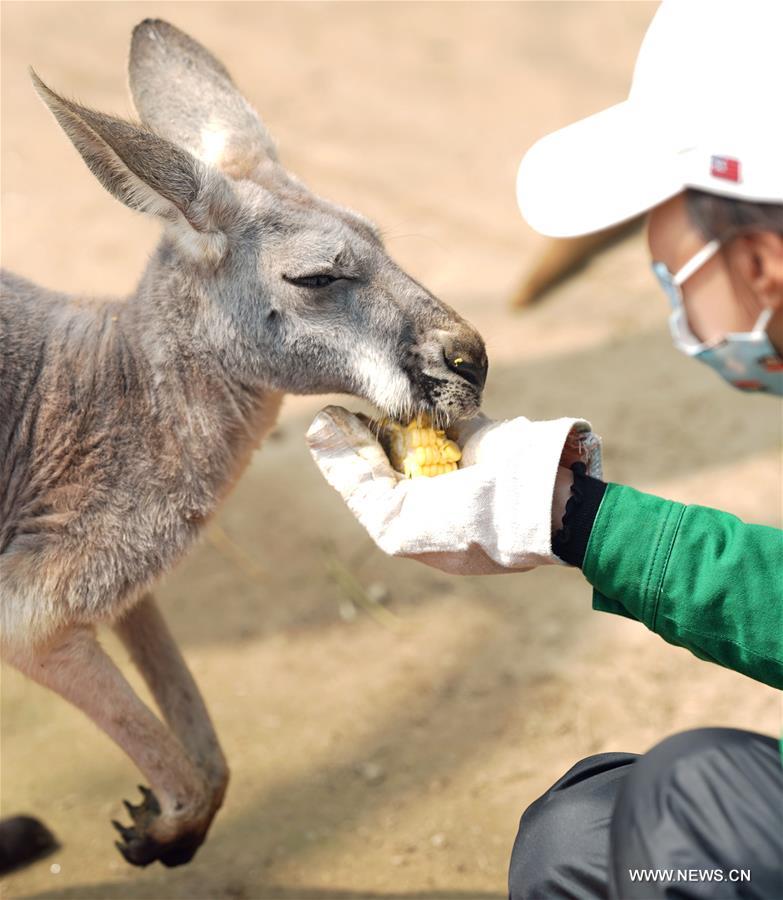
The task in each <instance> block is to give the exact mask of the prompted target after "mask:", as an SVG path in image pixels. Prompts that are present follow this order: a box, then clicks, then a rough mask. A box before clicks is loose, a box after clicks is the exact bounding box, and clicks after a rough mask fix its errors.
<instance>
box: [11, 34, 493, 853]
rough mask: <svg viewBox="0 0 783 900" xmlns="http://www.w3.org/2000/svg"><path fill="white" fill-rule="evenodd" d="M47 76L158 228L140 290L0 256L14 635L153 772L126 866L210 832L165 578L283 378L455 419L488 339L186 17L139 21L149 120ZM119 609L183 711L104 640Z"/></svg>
mask: <svg viewBox="0 0 783 900" xmlns="http://www.w3.org/2000/svg"><path fill="white" fill-rule="evenodd" d="M31 76H32V79H33V82H34V85H35V88H36V89H37V91H38V93H39V95H40V96H41V98H42V99H43V100H44V102H45V103H46V104H47V105H48V107H49V109H50V110H51V112H52V113H53V114H54V117H55V118H56V120H57V121H58V123H59V124H60V125H61V126H62V128H63V130H64V131H65V133H66V134H67V136H68V137H69V138H70V140H71V141H72V143H73V144H74V146H75V147H76V149H77V150H78V152H79V153H80V154H81V156H82V158H83V159H84V161H85V162H86V164H87V166H88V167H89V168H90V170H91V171H92V172H93V174H94V175H95V176H96V177H97V178H98V180H99V181H100V182H101V184H102V185H103V186H104V187H105V188H106V189H107V190H108V191H109V192H110V193H111V194H113V195H114V197H116V198H117V199H118V200H120V201H121V202H123V203H124V204H126V205H127V206H129V207H131V208H132V209H135V210H140V211H142V212H145V213H147V214H149V215H151V216H154V217H157V218H158V219H160V220H162V224H163V229H162V236H161V239H160V242H159V244H158V245H157V248H156V250H155V252H154V254H153V256H152V258H151V259H150V262H149V264H148V265H147V267H146V269H145V270H144V272H143V274H142V275H141V278H140V280H139V283H138V286H137V288H136V290H135V291H134V292H133V293H132V294H131V295H130V296H128V297H126V298H116V299H115V298H97V299H94V298H85V297H82V296H68V295H65V294H62V293H56V292H53V291H49V290H45V289H43V288H41V287H38V286H37V285H35V284H33V283H32V282H30V281H28V280H27V279H25V278H22V277H20V276H18V275H14V274H11V273H7V272H6V273H3V274H2V301H1V302H0V602H1V609H2V612H1V613H0V623H1V624H2V639H1V646H2V652H3V656H4V658H5V659H6V660H7V661H8V662H9V663H10V664H11V665H13V666H15V667H16V668H17V669H19V670H20V671H21V672H23V673H24V674H25V675H27V676H29V677H30V678H32V679H33V680H34V681H36V682H38V683H39V684H42V685H45V686H46V687H48V688H50V689H51V690H53V691H56V692H57V693H58V694H59V695H60V696H61V697H63V698H64V699H66V700H68V701H69V702H70V703H72V704H74V705H75V706H76V707H78V708H79V709H80V710H82V711H83V712H84V713H85V714H86V715H87V716H89V717H90V719H92V721H93V722H94V723H95V724H96V725H97V726H98V727H99V728H101V729H103V731H104V732H105V733H106V734H107V735H108V736H109V737H110V738H112V739H113V740H114V741H115V742H116V743H117V744H118V745H119V746H120V747H121V748H122V750H123V751H124V752H125V753H126V754H127V755H128V756H129V758H130V759H131V760H132V761H133V763H134V764H135V766H136V767H137V768H138V769H139V771H140V772H141V773H142V775H143V777H144V779H145V780H146V782H147V783H148V784H149V787H142V788H141V794H142V796H141V802H140V803H139V804H138V805H135V806H134V805H131V804H129V803H127V801H126V803H125V805H126V808H127V810H128V812H129V814H130V816H131V823H130V824H129V825H123V824H120V823H118V822H115V823H114V824H115V826H116V827H117V829H118V831H119V834H120V841H118V842H117V847H118V848H119V850H120V851H121V853H122V855H123V856H124V857H125V859H126V860H127V861H128V862H130V863H132V864H134V865H139V866H145V865H148V864H149V863H151V862H153V861H155V860H159V861H161V862H162V863H163V864H164V865H166V866H176V865H180V864H183V863H186V862H188V861H189V860H190V859H191V858H192V857H193V855H194V854H195V852H196V850H197V849H198V847H199V846H200V845H201V844H202V843H203V841H204V839H205V837H206V834H207V830H208V828H209V826H210V823H211V821H212V819H213V817H214V816H215V813H216V812H217V810H218V808H219V807H220V806H221V803H222V801H223V798H224V794H225V792H226V786H227V783H228V776H229V772H228V767H227V764H226V760H225V758H224V756H223V753H222V751H221V748H220V745H219V742H218V738H217V736H216V734H215V731H214V729H213V726H212V723H211V722H210V718H209V715H208V712H207V709H206V707H205V704H204V702H203V700H202V699H201V697H200V695H199V691H198V688H197V686H196V684H195V682H194V680H193V678H192V676H191V675H190V673H189V671H188V669H187V666H186V664H185V662H184V660H183V658H182V656H181V654H180V652H179V650H178V648H177V645H176V643H175V641H174V640H173V638H172V636H171V634H170V633H169V631H168V629H167V626H166V624H165V622H164V619H163V617H162V616H161V613H160V611H159V609H158V608H157V606H156V604H155V601H154V599H153V596H152V594H151V593H150V591H151V587H152V585H153V584H154V582H155V580H156V579H157V578H158V577H159V576H160V575H161V574H162V573H164V572H166V571H167V570H168V569H169V568H170V567H171V566H172V565H173V564H174V563H175V562H176V561H177V560H178V559H179V558H180V557H181V556H182V554H183V553H184V552H185V551H186V550H187V549H188V548H189V547H190V546H191V545H192V544H193V542H194V541H195V539H196V537H197V535H198V533H199V531H200V530H201V529H202V527H203V526H204V523H205V522H207V520H208V519H209V518H210V516H212V515H213V514H214V512H215V510H216V509H217V507H218V505H219V504H220V502H221V501H222V500H223V498H224V497H225V496H226V494H227V493H228V491H229V490H230V489H231V488H232V486H233V485H234V484H235V483H236V481H237V479H238V478H239V476H240V474H241V473H242V470H243V468H244V467H245V465H246V464H247V462H248V459H249V457H250V454H251V453H252V452H253V450H254V449H255V448H256V447H257V446H258V444H259V443H260V441H261V440H262V438H263V437H264V435H265V434H267V433H268V431H269V430H270V428H271V427H272V426H273V424H274V422H275V418H276V416H277V414H278V410H279V407H280V403H281V399H282V397H283V394H284V393H286V392H292V393H297V394H318V393H326V392H330V393H331V392H343V393H348V394H353V395H356V396H359V397H363V398H365V399H367V400H368V401H370V402H371V403H373V404H374V405H375V406H377V407H378V408H379V409H380V410H381V411H382V412H383V413H384V414H386V415H390V416H393V417H397V418H408V417H410V416H412V415H414V414H416V413H419V412H426V413H428V414H430V415H431V416H432V417H433V418H434V419H435V420H436V421H438V422H440V423H441V424H446V423H448V422H450V421H452V420H454V419H456V418H459V417H462V416H466V415H470V414H472V413H473V412H474V411H475V410H477V409H478V406H479V404H480V400H481V392H482V389H483V386H484V381H485V378H486V373H487V357H486V353H485V349H484V344H483V342H482V340H481V337H480V336H479V335H478V333H477V332H476V331H475V330H474V329H473V328H472V327H471V326H470V325H468V324H467V323H466V322H465V321H464V320H463V319H462V318H460V316H459V315H457V314H456V313H455V312H454V311H453V310H452V309H451V308H449V307H448V306H447V305H446V304H444V303H442V302H441V301H440V300H438V299H437V298H436V297H434V296H433V295H432V294H431V293H430V292H429V291H427V290H426V289H425V288H423V287H422V286H421V285H420V284H418V283H417V282H416V281H415V280H414V279H413V278H411V277H410V276H409V275H407V274H406V273H405V272H404V271H402V270H401V269H400V268H399V267H398V266H397V265H396V264H395V263H394V262H393V261H392V260H391V258H390V257H389V256H388V255H387V254H386V252H385V251H384V247H383V242H382V240H381V237H380V235H379V232H378V230H377V229H376V227H375V226H374V225H373V224H372V223H371V222H369V221H368V220H367V219H365V218H363V217H362V216H360V215H358V214H357V213H355V212H352V211H350V210H348V209H346V208H343V207H341V206H338V205H336V204H333V203H331V202H328V201H326V200H323V199H321V198H319V197H317V196H315V195H314V194H313V193H311V192H310V191H309V190H308V189H307V188H306V187H305V186H304V185H303V184H301V183H300V182H299V181H298V180H297V179H296V178H295V177H293V176H292V175H290V174H289V173H288V172H287V171H286V170H285V169H284V168H283V167H282V165H281V164H280V162H279V161H278V157H277V152H276V150H275V146H274V144H273V142H272V140H271V138H270V136H269V134H268V133H267V131H266V129H265V127H264V125H263V124H262V122H261V120H260V119H259V117H258V116H257V114H256V113H255V112H254V110H253V108H252V107H251V105H250V104H249V103H248V101H247V100H246V99H245V98H244V97H243V95H242V94H241V93H240V92H239V90H238V89H237V88H236V86H235V84H234V82H233V81H232V79H231V77H230V75H229V74H228V72H227V70H226V69H225V68H224V66H223V65H222V64H221V63H220V62H219V61H218V60H217V59H215V58H214V57H213V56H212V55H211V54H210V53H209V52H208V51H207V50H206V49H205V48H204V47H202V46H201V45H200V44H198V43H197V42H196V41H194V40H193V39H192V38H190V37H189V36H188V35H186V34H184V33H183V32H182V31H180V30H178V29H177V28H175V27H174V26H172V25H170V24H168V23H167V22H164V21H161V20H159V19H155V20H152V19H147V20H145V21H143V22H141V23H140V24H139V25H138V26H137V27H136V28H135V29H134V32H133V37H132V42H131V51H130V61H129V80H130V88H131V93H132V96H133V100H134V103H135V107H136V110H137V112H138V114H139V117H140V123H131V122H129V121H123V120H120V119H118V118H114V117H112V116H109V115H105V114H103V113H100V112H96V111H94V110H92V109H88V108H86V107H84V106H81V105H79V104H77V103H75V102H72V101H71V100H68V99H65V98H64V97H62V96H60V95H59V94H57V93H55V92H54V91H53V90H51V89H50V88H49V87H47V86H46V84H44V82H43V81H42V80H41V79H40V78H39V77H38V76H37V75H36V74H35V73H34V72H31ZM455 359H457V361H458V364H456V363H455V362H454V360H455ZM460 360H461V361H460ZM101 624H107V625H109V626H111V627H112V628H114V629H115V630H116V632H117V633H118V635H119V637H120V639H121V640H122V642H123V644H124V645H125V647H126V648H127V650H128V651H129V653H130V656H131V658H132V660H133V662H134V664H135V665H136V666H137V667H138V669H139V670H140V672H141V674H142V676H143V678H144V679H145V681H146V683H147V684H148V686H149V688H150V690H151V693H152V695H153V697H154V698H155V702H156V704H157V706H158V707H159V710H160V713H161V714H162V719H163V721H161V719H160V718H158V716H156V715H155V714H154V713H153V712H152V711H151V710H150V709H149V708H148V707H147V706H146V705H145V704H144V703H143V702H142V701H141V700H140V699H139V697H138V696H137V695H136V694H135V693H134V691H133V689H132V688H131V686H130V685H129V684H128V682H127V681H126V680H125V678H124V676H123V675H122V674H121V672H120V670H119V669H118V668H117V667H116V666H115V664H114V663H113V662H112V660H111V659H110V658H109V656H108V655H107V654H106V653H105V651H104V650H103V649H102V647H101V645H100V644H99V642H98V640H97V639H96V626H98V625H101ZM164 722H165V724H164Z"/></svg>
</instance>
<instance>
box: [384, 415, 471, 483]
mask: <svg viewBox="0 0 783 900" xmlns="http://www.w3.org/2000/svg"><path fill="white" fill-rule="evenodd" d="M378 431H379V434H380V437H381V441H382V443H383V444H384V449H385V450H386V452H387V453H388V456H389V460H390V461H391V464H392V465H393V466H394V468H395V469H396V470H397V471H398V472H401V473H402V474H403V475H405V477H406V478H420V477H429V478H432V477H434V476H435V475H445V474H446V473H447V472H455V471H456V470H457V463H458V462H459V461H460V459H461V458H462V451H461V450H460V448H459V447H458V446H457V444H455V443H454V441H450V440H449V439H448V438H447V437H446V433H445V431H442V430H440V429H435V428H432V427H431V426H430V424H429V422H428V421H426V420H425V419H424V418H422V417H420V418H417V419H414V420H413V421H412V422H409V423H408V424H407V425H399V424H398V423H397V422H392V421H390V420H388V419H386V420H383V421H382V422H380V423H379V425H378Z"/></svg>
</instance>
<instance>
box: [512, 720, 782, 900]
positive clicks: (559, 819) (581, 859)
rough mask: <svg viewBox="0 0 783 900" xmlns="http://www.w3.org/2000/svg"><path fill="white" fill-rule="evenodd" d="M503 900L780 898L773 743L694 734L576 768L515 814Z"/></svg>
mask: <svg viewBox="0 0 783 900" xmlns="http://www.w3.org/2000/svg"><path fill="white" fill-rule="evenodd" d="M656 870H657V871H656ZM666 870H670V871H666ZM647 872H652V874H649V875H648V874H647ZM654 878H655V879H657V880H651V879H654ZM721 879H722V880H721ZM509 894H510V897H511V900H560V898H569V900H582V898H584V900H592V898H599V897H600V898H611V900H657V898H666V900H669V898H680V900H684V898H692V897H693V898H696V897H697V898H710V900H713V898H739V897H742V898H758V900H783V767H781V760H780V751H779V747H778V743H777V741H775V740H773V739H772V738H770V737H764V736H763V735H760V734H753V733H752V732H749V731H737V730H735V729H731V728H702V729H699V730H697V731H687V732H684V733H683V734H677V735H674V736H673V737H670V738H668V739H667V740H665V741H663V742H662V743H660V744H658V745H657V746H656V747H653V749H652V750H650V751H649V752H648V753H645V754H644V756H636V755H634V754H630V753H600V754H598V755H597V756H590V757H588V758H587V759H583V760H582V761H581V762H578V763H577V764H576V765H575V766H574V767H573V768H572V769H571V770H570V771H568V772H566V774H565V775H564V776H563V777H562V778H561V779H560V780H559V781H557V782H556V783H555V784H554V785H552V787H551V788H550V789H549V790H548V791H547V792H546V793H545V794H544V795H543V797H540V798H539V799H538V800H536V801H535V803H533V804H532V805H531V806H530V807H529V808H528V809H527V810H526V811H525V813H524V815H523V816H522V821H521V822H520V825H519V834H518V835H517V839H516V842H515V844H514V850H513V852H512V855H511V868H510V871H509Z"/></svg>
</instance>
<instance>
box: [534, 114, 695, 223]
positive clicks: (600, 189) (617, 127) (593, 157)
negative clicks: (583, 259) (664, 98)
mask: <svg viewBox="0 0 783 900" xmlns="http://www.w3.org/2000/svg"><path fill="white" fill-rule="evenodd" d="M683 187H684V184H683V181H682V173H681V171H679V169H678V166H677V157H676V154H675V153H673V152H672V149H671V147H670V146H669V147H665V146H664V145H663V144H662V141H661V136H660V135H659V134H656V133H653V132H652V130H651V123H650V121H649V116H647V117H642V116H641V115H640V113H638V112H637V111H636V110H635V109H634V107H633V105H632V104H630V103H629V102H628V101H625V102H623V103H619V104H618V105H617V106H612V107H610V108H609V109H605V110H603V112H600V113H596V114H595V115H593V116H589V117H588V118H587V119H582V120H581V121H579V122H575V123H574V124H573V125H569V126H568V127H566V128H562V129H560V131H555V132H554V133H552V134H550V135H547V137H545V138H542V139H541V140H540V141H538V143H536V144H534V145H533V146H532V147H531V148H530V150H528V152H527V153H526V154H525V156H524V158H523V159H522V162H521V163H520V165H519V172H518V174H517V202H518V203H519V208H520V211H521V212H522V215H523V216H524V217H525V219H526V220H527V222H528V224H529V225H530V226H531V228H534V229H535V230H536V231H538V232H540V233H541V234H544V235H548V236H550V237H577V236H578V235H582V234H589V233H590V232H593V231H601V230H602V229H604V228H610V227H611V226H613V225H618V224H620V223H621V222H624V221H626V220H628V219H632V218H635V217H636V216H639V215H641V214H642V213H644V212H647V211H648V210H650V209H652V208H653V207H654V206H657V205H658V204H659V203H662V202H663V201H664V200H667V199H668V198H669V197H673V196H674V195H675V194H677V193H679V192H680V191H681V190H682V189H683Z"/></svg>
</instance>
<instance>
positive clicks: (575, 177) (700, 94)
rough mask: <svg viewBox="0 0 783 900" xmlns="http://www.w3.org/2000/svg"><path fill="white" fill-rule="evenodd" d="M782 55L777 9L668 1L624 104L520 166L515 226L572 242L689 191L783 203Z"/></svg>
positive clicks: (560, 136)
mask: <svg viewBox="0 0 783 900" xmlns="http://www.w3.org/2000/svg"><path fill="white" fill-rule="evenodd" d="M618 14H619V13H618ZM781 48H783V0H664V2H663V3H662V4H661V6H660V7H659V9H658V11H657V13H656V14H655V18H654V19H653V21H652V23H651V24H650V27H649V28H648V30H647V34H646V35H645V37H644V41H643V43H642V46H641V49H640V50H639V56H638V58H637V60H636V67H635V69H634V75H633V82H632V85H631V92H630V94H629V95H628V99H627V100H625V101H624V102H623V103H618V104H617V106H612V107H610V108H609V109H606V110H604V111H603V112H600V113H597V114H596V115H593V116H590V117H588V118H587V119H582V120H581V121H580V122H576V123H575V124H573V125H569V126H568V127H567V128H563V129H561V130H560V131H556V132H554V133H553V134H550V135H548V136H547V137H545V138H543V139H542V140H540V141H538V143H536V144H534V145H533V147H531V149H530V150H529V151H528V152H527V154H526V155H525V157H524V159H523V160H522V162H521V164H520V166H519V173H518V175H517V201H518V203H519V208H520V210H521V211H522V215H523V216H524V217H525V219H527V221H528V223H529V224H530V225H531V226H532V227H533V228H535V230H536V231H539V232H541V233H542V234H546V235H550V236H552V237H573V236H576V235H580V234H587V233H589V232H591V231H599V230H600V229H602V228H608V227H610V226H611V225H616V224H618V223H620V222H623V221H625V220H626V219H631V218H633V217H635V216H638V215H640V214H641V213H643V212H646V211H647V210H649V209H651V208H652V207H653V206H657V205H658V204H659V203H662V202H663V201H664V200H667V199H668V198H669V197H673V196H674V195H675V194H678V193H680V191H682V190H683V189H685V188H687V187H694V188H699V189H701V190H705V191H709V192H710V193H713V194H723V195H725V196H728V197H737V198H743V199H746V200H759V201H766V202H770V203H783V50H782V49H781Z"/></svg>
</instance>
